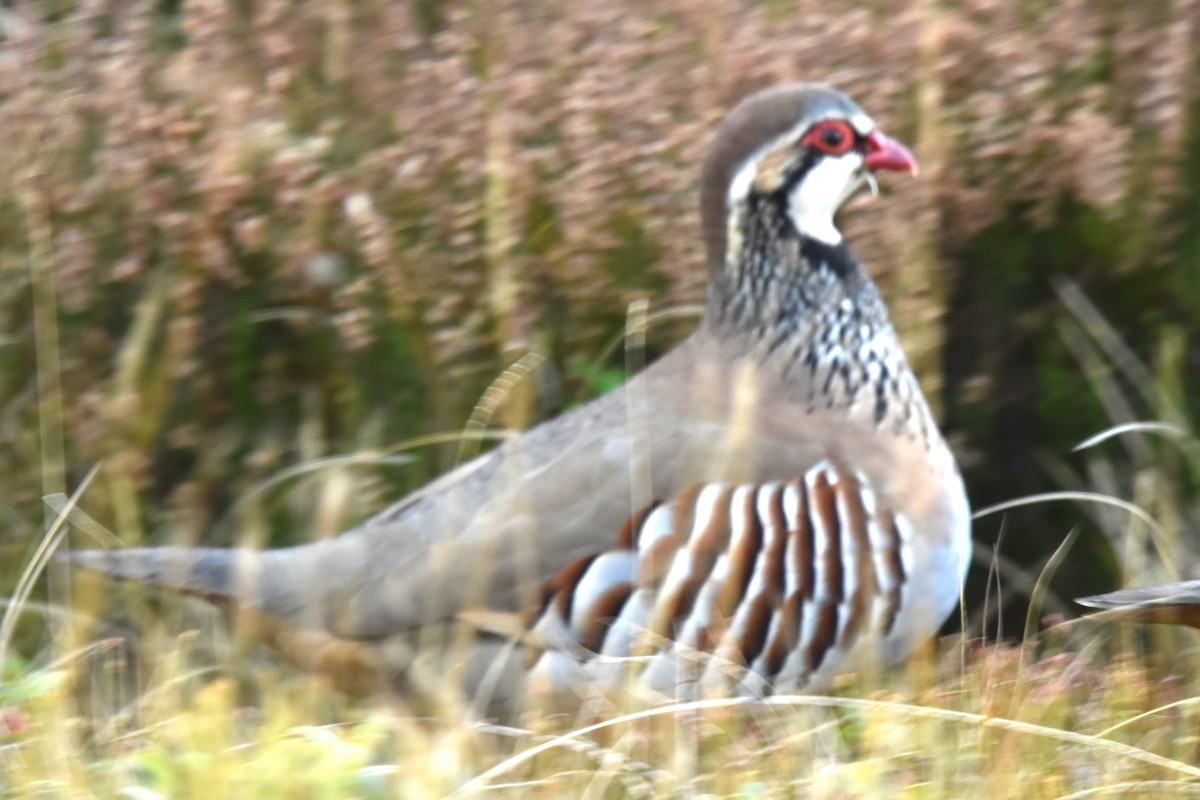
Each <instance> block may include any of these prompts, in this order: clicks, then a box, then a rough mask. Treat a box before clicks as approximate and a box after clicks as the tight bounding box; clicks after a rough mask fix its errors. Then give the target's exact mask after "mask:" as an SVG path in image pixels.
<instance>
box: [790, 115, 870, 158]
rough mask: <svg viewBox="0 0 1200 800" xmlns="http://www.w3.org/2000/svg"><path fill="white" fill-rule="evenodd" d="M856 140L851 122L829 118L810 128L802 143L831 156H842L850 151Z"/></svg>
mask: <svg viewBox="0 0 1200 800" xmlns="http://www.w3.org/2000/svg"><path fill="white" fill-rule="evenodd" d="M855 141H856V137H855V135H854V130H853V129H852V128H851V127H850V125H849V123H847V122H846V121H845V120H840V119H827V120H825V121H824V122H818V123H817V124H816V125H813V126H812V127H811V128H809V129H808V133H806V134H804V138H802V139H801V140H800V144H802V145H804V146H805V147H811V148H813V149H815V150H820V151H821V152H822V153H828V154H829V155H831V156H840V155H842V154H844V153H848V152H849V151H850V149H851V148H852V147H854V143H855Z"/></svg>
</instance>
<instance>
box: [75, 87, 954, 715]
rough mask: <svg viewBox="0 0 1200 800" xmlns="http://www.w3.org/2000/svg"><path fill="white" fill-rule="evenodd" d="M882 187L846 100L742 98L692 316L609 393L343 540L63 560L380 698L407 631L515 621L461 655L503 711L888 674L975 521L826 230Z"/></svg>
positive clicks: (869, 137)
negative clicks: (470, 660)
mask: <svg viewBox="0 0 1200 800" xmlns="http://www.w3.org/2000/svg"><path fill="white" fill-rule="evenodd" d="M877 170H895V171H900V172H914V173H915V171H916V164H915V161H914V159H913V157H912V155H911V154H910V153H909V152H908V150H906V149H905V148H904V147H903V146H902V145H900V144H899V143H897V142H896V141H894V140H892V139H890V138H888V137H887V136H885V135H884V134H883V133H881V132H880V131H879V130H878V129H877V128H876V127H875V123H874V122H873V121H872V120H871V118H870V117H869V116H867V114H866V113H864V112H863V111H862V109H860V108H859V107H858V106H857V105H855V103H854V102H852V101H851V100H850V99H849V98H847V97H846V96H845V95H843V94H841V93H840V92H838V91H835V90H833V89H831V88H829V87H826V86H820V85H813V84H794V85H787V86H781V87H778V88H774V89H769V90H766V91H763V92H759V93H757V94H754V95H752V96H751V97H749V98H747V99H746V100H744V101H743V102H742V103H741V104H739V105H738V106H737V107H736V108H735V109H734V110H733V112H732V113H730V114H729V116H728V117H727V118H726V119H725V121H724V122H723V123H722V124H721V126H720V128H719V129H718V131H717V134H716V138H715V140H714V142H713V145H712V149H711V151H710V153H709V156H708V159H707V162H706V164H705V166H704V173H703V180H702V190H701V204H702V225H703V235H704V241H705V244H706V246H707V251H708V268H709V273H710V274H709V284H708V301H707V308H706V311H705V313H704V318H703V320H702V321H701V322H700V324H699V326H698V327H697V329H696V331H695V332H694V333H693V334H692V335H691V336H690V337H689V338H688V339H686V340H685V341H684V342H683V343H682V344H680V345H679V346H678V347H676V348H675V349H674V350H672V351H671V352H669V353H668V354H667V355H665V356H664V357H663V358H662V359H660V360H659V361H657V362H656V363H654V364H653V365H651V366H650V367H648V368H647V369H646V370H644V371H643V372H642V373H640V374H639V375H637V376H635V377H634V378H632V379H631V380H630V381H629V382H628V383H627V384H626V385H625V386H624V387H623V388H621V389H619V390H617V391H614V392H612V393H610V394H608V395H605V396H604V397H601V398H599V399H598V400H595V401H593V402H591V403H589V404H587V405H585V406H583V407H581V408H578V409H576V410H574V411H572V412H570V413H568V414H566V415H564V416H562V417H560V418H558V419H555V420H553V421H551V422H547V423H545V424H543V425H540V426H538V427H536V428H533V429H532V430H530V431H528V432H526V433H524V434H523V435H521V436H519V437H516V438H514V439H513V440H510V441H508V442H507V443H505V444H504V445H502V446H500V447H498V448H496V449H495V450H493V451H492V452H490V453H487V454H486V455H483V456H481V457H479V458H477V459H475V460H474V461H471V462H470V463H467V464H465V465H463V466H462V467H460V468H458V469H456V470H454V471H453V472H451V473H449V474H447V475H445V476H443V477H442V478H440V479H438V480H436V481H434V482H433V483H431V484H430V485H429V486H427V487H425V488H424V489H423V490H421V491H419V492H417V493H415V494H413V495H411V496H409V497H406V498H404V499H403V500H400V501H399V502H398V503H396V504H395V505H393V506H391V507H390V508H388V509H386V510H384V511H383V512H382V513H380V514H379V515H378V516H376V517H374V518H373V519H371V520H369V521H368V522H366V523H364V524H363V525H361V526H359V527H358V528H355V529H354V530H351V531H349V532H347V533H345V534H344V535H342V536H340V537H337V538H334V539H330V540H325V541H319V542H314V543H312V544H307V545H302V546H299V547H293V548H288V549H281V550H270V551H263V552H257V551H247V550H222V549H186V548H170V547H167V548H158V549H134V550H119V551H86V552H79V553H75V554H74V555H73V557H72V560H73V561H74V562H75V563H76V564H80V565H83V566H85V567H87V568H90V569H93V570H99V571H101V572H104V573H107V574H109V575H111V576H114V577H117V578H124V579H134V580H139V581H145V582H147V583H151V584H158V585H163V586H167V587H171V588H173V589H178V590H182V591H185V592H190V593H194V594H199V595H202V596H205V597H208V598H211V599H215V600H218V601H225V602H228V603H230V604H234V605H238V606H240V607H243V608H249V609H251V610H254V611H257V612H261V614H262V615H263V616H264V617H266V618H267V619H270V620H272V621H273V622H274V623H276V625H275V628H277V629H278V630H281V631H288V632H291V633H292V634H293V635H292V637H291V638H292V641H293V642H301V643H304V642H313V643H317V642H321V643H324V644H323V645H321V646H328V644H329V643H335V644H345V645H357V646H360V647H362V648H366V650H364V652H366V651H369V652H371V653H373V654H374V655H373V656H372V658H371V659H370V663H371V664H372V665H373V668H378V669H379V670H380V674H381V675H382V676H383V677H384V678H385V679H386V680H387V681H389V682H391V683H392V684H394V685H398V684H400V683H402V682H403V681H404V680H405V673H406V669H407V667H406V664H407V662H406V661H405V659H406V658H408V657H409V650H410V648H409V645H411V644H412V643H413V642H414V641H415V640H416V639H417V638H418V637H419V635H420V634H422V633H424V632H428V631H430V630H433V629H440V628H442V627H444V626H445V625H446V623H451V622H453V621H455V620H460V619H481V618H483V617H487V615H488V614H492V615H494V616H497V617H499V616H502V615H504V614H508V615H510V616H512V617H517V616H519V617H520V618H521V619H523V620H525V623H526V625H527V628H526V632H525V633H524V634H523V635H521V636H520V639H519V646H516V647H513V648H510V650H516V651H518V652H516V653H515V654H514V655H513V657H512V658H511V659H509V660H507V661H503V660H502V659H500V658H499V654H502V653H505V652H507V651H506V650H505V643H504V641H503V638H502V637H500V636H498V635H497V633H496V630H497V627H492V628H490V629H489V630H488V631H487V632H484V633H479V634H475V635H474V636H475V638H474V639H473V645H474V647H473V650H472V652H473V653H474V654H476V655H480V654H481V657H480V658H479V663H478V664H477V665H476V667H477V668H475V669H473V670H469V672H470V674H469V675H468V676H467V682H468V687H467V688H468V690H469V691H475V690H476V689H477V688H479V687H480V686H481V685H482V684H487V686H486V689H480V691H486V692H488V693H490V694H491V695H492V696H493V697H494V698H498V699H500V700H504V701H511V700H512V699H513V698H519V697H520V696H521V694H522V692H523V691H525V689H524V685H525V684H526V682H527V680H528V678H529V676H530V675H531V674H532V676H533V677H534V679H535V681H536V683H537V685H539V686H544V685H546V683H547V682H548V683H549V684H550V685H551V686H555V687H558V688H562V687H564V686H573V685H576V682H577V681H581V680H583V681H588V682H596V681H605V680H609V679H612V680H625V679H631V680H632V681H633V682H635V683H637V684H640V685H644V686H649V687H651V688H653V689H654V690H657V691H658V692H661V693H662V694H663V695H666V696H668V697H672V696H674V697H678V696H684V695H690V693H691V692H693V691H694V690H695V687H696V686H697V685H700V686H708V685H716V686H718V687H721V688H723V689H724V690H729V691H735V692H747V693H749V692H755V693H757V692H766V691H791V690H797V689H812V688H816V687H820V686H823V685H827V684H828V682H829V679H830V678H832V677H833V676H835V675H838V674H840V673H845V672H848V671H856V670H863V669H866V668H873V667H875V666H878V665H887V664H891V663H895V662H896V661H898V660H900V659H903V658H904V657H905V656H906V655H907V654H908V653H910V651H911V650H912V649H913V648H914V647H915V646H917V645H918V644H920V643H921V642H922V641H924V640H926V639H928V638H929V637H930V636H932V635H933V634H934V633H935V632H936V630H937V629H938V627H939V626H940V625H941V623H942V622H943V620H945V618H946V617H947V615H948V614H949V613H950V611H951V610H952V609H953V608H954V607H955V605H956V603H957V602H958V598H959V593H960V589H961V587H962V580H963V575H964V572H965V570H966V568H967V563H968V561H969V553H970V548H969V536H970V534H969V525H970V522H969V513H968V506H967V499H966V496H965V494H964V490H963V484H962V479H961V478H960V476H959V472H958V468H957V466H956V464H955V461H954V458H953V456H952V455H951V453H950V450H949V449H948V448H947V446H946V443H945V441H944V440H943V439H942V436H941V434H940V433H939V432H938V428H937V426H936V425H935V423H934V420H933V418H932V417H931V415H930V411H929V408H928V406H927V404H926V402H925V398H924V397H923V396H922V394H921V390H920V388H919V386H918V385H917V381H916V379H915V377H914V376H913V373H912V372H911V371H910V369H909V366H908V364H907V362H906V360H905V357H904V353H903V352H902V351H901V349H900V344H899V342H898V341H897V339H896V333H895V331H894V330H893V328H892V325H891V323H890V321H889V319H888V314H887V310H886V309H885V307H884V304H883V301H882V299H881V298H880V295H879V292H878V290H877V289H876V287H875V285H874V283H873V282H872V281H871V279H870V277H868V275H867V273H866V271H865V270H864V269H863V267H862V265H861V264H860V263H859V262H858V260H857V259H856V258H855V257H854V255H853V254H852V253H851V252H850V249H849V248H848V247H847V246H846V244H845V243H844V242H843V240H842V235H841V233H840V232H839V231H838V229H837V228H836V227H835V226H834V222H833V217H834V213H835V212H836V211H837V209H838V206H839V205H840V204H841V203H842V202H843V201H844V200H846V199H847V198H848V197H849V196H850V195H852V194H853V193H854V192H855V191H856V190H858V189H859V188H861V187H862V186H863V185H864V184H873V176H872V173H873V172H874V171H877ZM481 614H482V617H481V616H480V615H481ZM477 624H482V626H483V627H485V628H487V627H488V626H487V624H486V623H477ZM500 627H502V626H500ZM303 646H305V645H301V647H303ZM312 646H313V647H316V646H318V645H317V644H313V645H312ZM300 655H301V658H302V659H305V658H306V656H305V654H303V653H302V654H300ZM628 655H637V656H642V658H638V659H633V660H631V659H622V658H621V657H623V656H628ZM307 660H308V661H310V662H314V661H320V660H321V659H319V658H316V657H311V658H307ZM489 666H490V667H491V668H492V669H491V670H490V672H489V670H488V669H487V667H489ZM485 673H486V674H487V676H486V677H485Z"/></svg>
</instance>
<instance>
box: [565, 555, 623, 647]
mask: <svg viewBox="0 0 1200 800" xmlns="http://www.w3.org/2000/svg"><path fill="white" fill-rule="evenodd" d="M636 575H637V556H636V555H634V554H633V553H632V552H630V551H629V550H609V551H608V552H606V553H603V554H601V555H600V556H598V557H597V558H596V559H595V560H594V561H593V562H592V563H591V564H589V565H588V568H587V571H585V572H584V573H583V576H582V577H581V578H580V579H579V583H578V584H577V585H576V586H575V600H574V602H573V603H572V604H571V627H573V628H574V629H575V630H577V631H581V630H583V627H584V626H585V625H586V624H587V621H588V618H589V617H590V616H591V615H592V612H593V610H594V608H593V607H594V606H595V603H596V601H597V600H599V599H600V597H601V596H603V595H604V593H605V592H607V591H609V590H610V589H612V588H613V587H614V586H616V585H617V584H620V583H633V579H634V577H635V576H636Z"/></svg>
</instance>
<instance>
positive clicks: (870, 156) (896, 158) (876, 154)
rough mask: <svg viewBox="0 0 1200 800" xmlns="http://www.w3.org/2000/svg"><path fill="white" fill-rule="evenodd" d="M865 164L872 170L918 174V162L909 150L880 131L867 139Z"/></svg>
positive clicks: (874, 132)
mask: <svg viewBox="0 0 1200 800" xmlns="http://www.w3.org/2000/svg"><path fill="white" fill-rule="evenodd" d="M863 163H864V164H865V165H866V167H867V169H870V170H878V169H890V170H895V171H896V172H907V173H910V174H912V175H916V174H917V160H916V159H915V158H913V154H912V153H910V152H909V151H908V148H907V147H905V146H904V145H902V144H900V143H899V142H897V141H896V140H895V139H892V138H890V137H887V136H884V135H883V134H882V133H880V132H879V131H872V132H871V135H870V136H868V137H867V157H866V159H865V160H864V162H863Z"/></svg>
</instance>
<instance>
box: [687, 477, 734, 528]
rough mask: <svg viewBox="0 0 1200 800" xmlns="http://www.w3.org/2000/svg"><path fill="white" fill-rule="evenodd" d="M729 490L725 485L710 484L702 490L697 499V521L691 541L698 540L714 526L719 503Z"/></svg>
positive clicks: (694, 523) (693, 524) (693, 526)
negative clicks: (706, 530) (699, 536)
mask: <svg viewBox="0 0 1200 800" xmlns="http://www.w3.org/2000/svg"><path fill="white" fill-rule="evenodd" d="M728 490H729V487H728V486H727V485H726V484H724V483H710V484H708V485H707V486H705V487H704V488H703V489H701V490H700V495H699V496H698V497H697V498H696V519H695V521H694V522H693V523H692V532H691V534H689V536H688V538H689V539H694V538H696V537H697V536H698V535H700V533H701V532H702V531H704V529H705V528H707V527H708V526H709V525H711V524H713V517H714V516H715V514H716V506H717V503H718V502H719V501H720V499H721V497H722V496H723V495H724V494H725V492H726V491H728ZM717 524H720V522H718V523H717Z"/></svg>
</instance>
